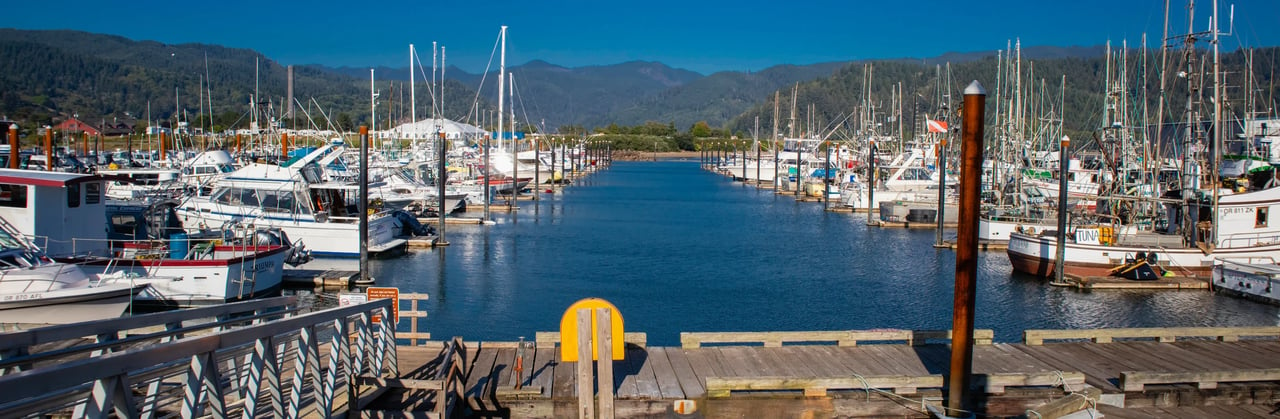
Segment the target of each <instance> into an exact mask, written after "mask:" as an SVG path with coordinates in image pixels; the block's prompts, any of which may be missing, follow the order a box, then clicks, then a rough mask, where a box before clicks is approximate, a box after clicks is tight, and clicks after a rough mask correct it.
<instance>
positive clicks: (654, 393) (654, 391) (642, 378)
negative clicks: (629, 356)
mask: <svg viewBox="0 0 1280 419" xmlns="http://www.w3.org/2000/svg"><path fill="white" fill-rule="evenodd" d="M636 352H637V354H640V353H643V354H644V355H643V356H637V357H636V358H637V359H636V362H638V363H639V364H640V369H639V370H637V371H636V373H635V376H636V398H638V399H642V400H661V399H662V389H661V387H659V386H658V377H657V374H656V373H655V372H654V370H653V364H654V362H655V361H654V358H655V357H656V356H662V355H661V354H657V355H656V356H655V354H654V353H653V352H640V351H636ZM663 357H664V358H665V356H663Z"/></svg>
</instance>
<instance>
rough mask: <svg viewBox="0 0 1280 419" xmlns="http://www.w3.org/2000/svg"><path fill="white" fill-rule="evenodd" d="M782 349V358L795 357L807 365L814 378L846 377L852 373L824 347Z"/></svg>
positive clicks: (789, 347)
mask: <svg viewBox="0 0 1280 419" xmlns="http://www.w3.org/2000/svg"><path fill="white" fill-rule="evenodd" d="M781 349H782V351H781V354H782V356H790V357H794V358H796V359H797V360H798V361H799V362H803V363H804V364H806V365H807V366H808V367H809V370H810V371H812V372H813V376H814V377H844V376H848V375H849V374H850V373H851V371H850V370H849V368H848V367H846V366H844V364H842V363H840V362H839V361H836V360H835V359H832V357H831V355H829V354H828V353H827V352H826V351H824V350H823V347H822V346H787V347H783V348H781Z"/></svg>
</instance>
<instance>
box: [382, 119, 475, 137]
mask: <svg viewBox="0 0 1280 419" xmlns="http://www.w3.org/2000/svg"><path fill="white" fill-rule="evenodd" d="M437 125H439V128H440V130H441V131H443V132H444V134H445V137H446V138H460V137H462V136H467V135H477V136H479V135H485V134H487V133H488V132H487V131H485V130H483V129H481V128H480V127H477V126H475V125H471V124H464V123H461V122H457V121H453V120H448V119H440V120H436V119H424V120H421V121H418V122H416V123H413V122H411V123H406V124H401V125H400V126H397V127H395V128H392V129H391V131H390V133H391V134H394V135H395V136H396V137H399V138H431V136H432V135H434V134H435V133H436V128H437V127H436V126H437ZM379 134H381V135H379V137H382V136H385V134H386V133H385V132H382V133H379Z"/></svg>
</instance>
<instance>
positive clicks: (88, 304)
mask: <svg viewBox="0 0 1280 419" xmlns="http://www.w3.org/2000/svg"><path fill="white" fill-rule="evenodd" d="M146 287H147V286H146V285H145V284H128V283H122V284H110V285H102V286H97V287H75V288H63V289H57V290H51V291H35V292H24V293H9V294H0V323H28V324H66V323H79V322H87V321H93V320H101V319H109V318H114V317H120V315H121V314H123V313H124V311H125V309H126V308H128V307H129V304H130V303H132V302H133V298H134V296H136V295H138V293H140V292H142V291H143V290H144V289H146Z"/></svg>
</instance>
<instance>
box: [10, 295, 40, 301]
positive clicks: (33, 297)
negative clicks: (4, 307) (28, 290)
mask: <svg viewBox="0 0 1280 419" xmlns="http://www.w3.org/2000/svg"><path fill="white" fill-rule="evenodd" d="M41 298H44V294H10V295H6V296H4V300H3V301H25V300H39V299H41Z"/></svg>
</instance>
